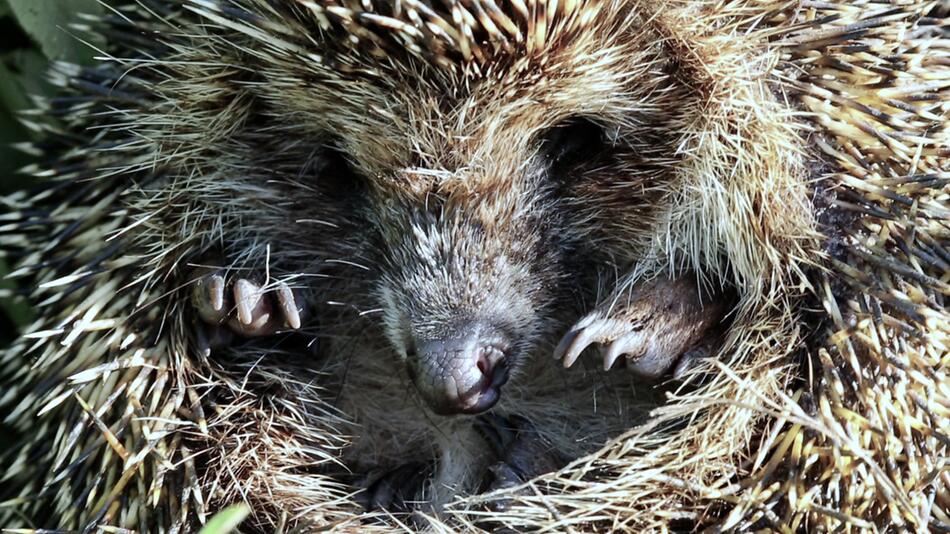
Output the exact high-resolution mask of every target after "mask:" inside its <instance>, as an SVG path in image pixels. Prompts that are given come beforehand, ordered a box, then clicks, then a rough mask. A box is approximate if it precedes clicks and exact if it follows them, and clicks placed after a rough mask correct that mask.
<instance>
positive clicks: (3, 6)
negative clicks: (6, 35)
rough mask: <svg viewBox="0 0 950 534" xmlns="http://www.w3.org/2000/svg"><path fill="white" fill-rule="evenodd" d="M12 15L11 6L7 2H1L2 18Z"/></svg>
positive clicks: (0, 11)
mask: <svg viewBox="0 0 950 534" xmlns="http://www.w3.org/2000/svg"><path fill="white" fill-rule="evenodd" d="M8 14H10V6H8V5H7V0H0V17H5V16H7V15H8Z"/></svg>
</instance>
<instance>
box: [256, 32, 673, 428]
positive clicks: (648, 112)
mask: <svg viewBox="0 0 950 534" xmlns="http://www.w3.org/2000/svg"><path fill="white" fill-rule="evenodd" d="M615 20H625V19H624V18H623V17H620V18H617V19H615ZM577 23H578V24H580V22H577ZM572 28H573V27H572V26H571V25H565V26H563V27H561V28H559V33H557V34H552V36H551V40H550V42H547V43H545V47H548V48H547V49H542V48H539V49H531V48H527V47H507V48H506V47H498V48H497V49H496V50H495V53H496V54H497V56H496V57H488V56H483V57H481V58H478V57H476V56H472V57H469V58H466V57H465V54H464V53H462V54H454V55H453V54H448V53H446V54H441V53H439V54H435V55H433V56H426V55H424V54H423V55H420V56H412V53H410V55H409V56H408V57H407V56H405V55H403V53H406V52H410V51H411V49H406V48H400V49H399V51H391V53H389V54H364V53H362V51H360V50H353V49H348V48H347V49H342V50H337V48H336V47H337V46H338V45H339V46H345V43H343V42H339V43H338V42H336V41H334V42H333V43H329V42H327V43H324V44H325V45H326V47H327V50H324V56H325V57H334V58H344V59H345V61H344V62H341V63H339V64H337V63H333V62H330V61H327V62H325V63H324V64H320V65H317V66H314V65H310V67H312V68H313V69H315V70H310V71H308V72H307V73H306V74H301V76H300V78H299V80H292V79H291V80H292V83H288V81H287V80H288V77H287V75H286V69H285V70H282V71H281V76H274V77H272V79H271V81H270V83H268V84H261V85H260V86H259V87H266V88H267V89H268V90H272V91H274V92H273V93H271V94H270V95H269V96H266V99H267V100H270V101H271V102H272V104H273V105H272V108H273V109H274V110H276V111H275V113H276V114H277V115H279V116H285V117H286V118H287V122H290V123H296V124H300V123H301V122H302V121H301V119H302V118H303V119H308V120H309V122H308V124H320V125H322V126H321V128H320V129H319V131H318V132H317V135H318V136H319V137H321V138H322V139H324V140H326V139H331V141H329V143H330V144H332V145H333V146H334V147H335V149H336V150H338V151H339V152H340V153H342V154H344V155H345V157H346V159H347V160H348V161H349V162H350V163H351V165H352V170H353V176H354V179H356V177H359V180H360V181H361V182H362V184H363V186H361V187H362V188H361V191H363V193H361V199H360V206H361V207H360V208H359V209H358V210H353V215H352V217H354V218H359V220H360V223H359V225H357V226H359V227H360V228H359V229H358V233H359V234H360V235H359V236H358V237H357V238H354V240H356V241H360V242H361V243H366V244H367V245H366V246H368V247H369V249H370V250H368V251H366V253H365V256H367V257H374V258H375V261H374V262H373V263H374V265H375V266H377V269H375V271H376V272H377V273H378V277H377V278H376V280H375V281H374V283H373V288H372V289H373V290H374V291H373V293H374V294H375V295H377V297H378V301H379V302H377V303H374V304H375V305H374V307H378V308H381V309H382V310H383V311H384V317H385V321H384V325H385V329H386V331H387V333H388V338H389V340H390V341H391V343H392V345H393V346H394V348H395V349H396V352H397V353H399V354H400V355H401V356H402V357H403V358H404V359H405V362H406V367H407V369H408V370H409V374H410V375H411V377H412V378H413V382H414V384H415V385H416V387H417V389H418V390H419V392H420V393H421V395H422V397H424V398H425V399H426V400H427V401H428V403H429V404H430V405H431V407H432V408H433V409H434V410H435V411H437V412H441V413H459V412H463V413H476V412H480V411H483V410H485V409H488V408H489V407H491V406H492V405H493V404H494V403H495V402H496V401H497V399H498V395H499V392H500V387H501V385H503V384H504V383H505V381H506V380H507V379H508V376H509V373H510V372H511V371H513V370H514V369H516V368H517V367H518V366H519V364H520V363H521V362H522V361H523V360H524V358H525V357H527V355H529V354H531V353H533V352H537V350H536V349H537V348H538V347H540V346H542V345H543V344H548V345H554V344H556V342H557V339H548V337H546V336H553V335H555V334H556V332H557V331H558V330H560V329H563V327H564V326H566V325H565V324H562V323H563V322H566V321H570V320H572V319H574V320H576V319H577V316H576V314H577V313H578V312H579V311H580V310H575V309H573V308H575V307H576V306H577V300H578V299H576V298H573V297H572V296H571V295H572V294H575V295H576V294H582V295H589V294H591V293H593V292H594V291H595V288H593V287H580V288H578V285H581V283H580V280H596V279H597V278H598V276H599V275H600V274H601V273H603V272H609V273H615V272H619V271H623V270H625V269H627V268H629V265H630V264H631V263H632V262H634V261H635V259H636V256H637V253H638V252H637V251H638V250H640V249H642V246H643V244H644V243H645V242H646V240H647V239H648V238H649V235H650V231H649V229H650V227H651V224H652V222H651V221H652V220H653V217H654V213H655V211H656V210H657V208H658V206H660V202H659V201H658V200H659V198H660V196H661V195H662V194H663V191H664V186H665V184H666V183H668V179H667V175H668V173H669V168H670V165H669V163H670V160H671V154H673V153H674V152H675V147H674V146H673V145H674V143H675V141H676V140H675V136H671V135H669V134H668V133H664V132H669V131H670V128H669V127H668V123H669V122H670V121H671V118H675V117H677V115H678V112H677V110H676V109H660V108H659V105H658V103H659V102H669V101H670V94H671V93H675V92H677V91H680V90H681V89H680V88H679V87H678V86H677V85H676V84H675V83H674V82H673V78H672V76H671V74H670V72H672V71H673V70H674V67H672V65H673V62H672V61H671V60H670V59H669V55H668V52H667V50H666V49H665V48H664V45H663V44H662V43H661V41H660V40H658V39H655V40H647V41H645V39H646V36H644V34H643V30H642V28H640V29H637V27H635V26H633V25H630V26H627V25H624V24H620V25H615V24H609V25H607V26H606V27H604V28H601V29H598V30H597V31H585V32H580V31H576V32H575V30H576V28H573V29H572ZM400 51H401V52H400ZM380 58H385V59H380ZM344 63H345V68H337V65H343V64H344ZM315 72H316V74H315ZM303 122H307V121H303ZM304 128H306V127H304ZM319 178H321V177H318V180H317V181H319ZM364 193H365V194H364ZM361 254H362V252H361ZM592 273H593V276H592ZM588 285H590V284H588ZM364 289H370V288H364ZM565 295H567V296H565ZM571 314H573V315H574V316H573V317H568V316H569V315H571ZM560 318H563V320H562V319H560ZM559 321H560V322H559Z"/></svg>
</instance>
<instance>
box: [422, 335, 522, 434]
mask: <svg viewBox="0 0 950 534" xmlns="http://www.w3.org/2000/svg"><path fill="white" fill-rule="evenodd" d="M510 346H511V345H510V343H509V341H508V339H507V338H506V337H505V336H504V335H503V334H502V333H501V332H499V331H498V330H497V329H495V328H492V327H491V326H489V325H485V324H482V323H474V324H471V325H468V326H467V327H465V328H462V329H458V331H456V332H453V333H451V334H449V335H446V336H442V337H439V338H437V339H424V340H417V341H416V342H414V343H412V344H411V346H410V347H409V350H408V351H407V363H408V366H409V372H410V375H411V378H412V380H413V382H414V383H415V385H416V388H417V389H418V390H419V393H420V394H421V395H422V397H423V398H424V399H425V400H426V402H427V403H428V404H429V406H430V407H431V409H432V411H434V412H435V413H437V414H440V415H452V414H477V413H481V412H484V411H486V410H488V409H490V408H491V407H492V406H494V405H495V403H497V402H498V399H499V398H500V397H501V387H502V386H503V385H504V384H505V382H507V381H508V371H509V358H510Z"/></svg>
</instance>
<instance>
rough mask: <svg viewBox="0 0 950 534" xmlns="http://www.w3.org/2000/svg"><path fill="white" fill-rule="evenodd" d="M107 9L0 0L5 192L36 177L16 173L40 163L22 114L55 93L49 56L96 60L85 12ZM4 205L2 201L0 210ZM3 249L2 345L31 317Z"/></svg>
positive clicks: (0, 137) (71, 1) (1, 432)
mask: <svg viewBox="0 0 950 534" xmlns="http://www.w3.org/2000/svg"><path fill="white" fill-rule="evenodd" d="M103 10H104V8H103V7H102V6H101V5H100V4H99V3H98V2H97V1H96V0H0V195H5V194H8V193H11V192H13V191H16V190H18V189H22V188H24V187H28V186H29V185H30V183H31V181H32V179H31V178H30V177H27V176H24V175H22V174H19V173H18V172H17V171H18V170H19V169H22V168H23V167H24V166H26V165H28V164H30V163H34V162H35V160H34V159H33V158H31V157H30V156H28V155H27V154H26V153H24V152H23V151H22V150H21V149H18V148H17V147H16V145H17V144H22V143H28V142H30V141H32V140H34V139H35V132H32V131H31V130H30V128H29V127H27V126H26V125H24V124H23V122H22V121H21V120H20V118H24V119H27V120H29V118H28V117H25V116H24V115H23V114H24V113H27V112H28V111H29V110H30V109H32V108H35V104H34V97H37V96H39V97H43V96H49V95H52V94H53V93H54V89H53V87H52V86H51V85H50V84H49V83H47V82H46V81H45V80H46V70H47V69H48V67H49V64H50V61H69V62H73V63H80V64H91V63H92V62H93V61H94V56H95V53H96V52H95V49H94V48H93V46H94V45H95V44H96V42H95V39H90V37H89V34H88V33H87V32H86V31H85V30H84V26H88V19H87V18H84V17H83V16H82V15H81V14H82V13H87V14H92V15H95V14H101V13H102V12H103ZM83 41H85V43H84V42H83ZM86 43H88V44H86ZM90 45H93V46H90ZM4 206H5V205H4V204H0V215H2V214H3V210H4V209H6V208H5V207H4ZM4 252H6V251H4V250H0V349H3V347H5V346H6V345H7V344H8V343H9V342H10V341H12V340H13V338H14V336H16V333H17V330H18V329H19V328H20V327H22V326H24V325H26V324H28V323H29V321H30V318H31V314H30V310H29V308H28V307H27V306H26V305H25V304H24V303H23V302H22V301H21V300H19V299H16V298H10V297H9V296H4V294H5V293H8V292H9V291H10V290H13V289H15V287H14V284H13V283H12V282H11V281H10V280H7V279H6V275H7V273H8V272H9V268H10V263H11V261H15V259H14V258H8V257H5V256H6V254H4ZM2 419H3V417H2V414H0V421H2ZM15 439H16V438H15V437H14V435H13V432H12V431H11V429H9V428H6V427H4V426H3V425H2V423H0V449H2V450H5V449H7V448H8V447H9V446H10V444H11V443H13V441H14V440H15Z"/></svg>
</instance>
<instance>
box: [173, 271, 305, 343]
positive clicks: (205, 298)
mask: <svg viewBox="0 0 950 534" xmlns="http://www.w3.org/2000/svg"><path fill="white" fill-rule="evenodd" d="M228 286H229V284H228V282H227V280H226V279H225V277H224V275H223V274H221V272H212V273H210V274H206V275H204V276H202V277H200V278H199V279H198V280H197V281H196V282H195V284H194V287H193V290H192V295H191V298H192V303H193V305H194V306H195V309H196V310H197V312H198V316H199V317H200V318H201V319H202V321H203V322H205V323H207V324H209V325H212V326H213V327H217V326H218V325H222V326H226V327H227V328H228V329H230V330H231V331H232V332H234V333H236V334H239V335H241V336H244V337H259V336H268V335H271V334H275V333H278V332H281V331H284V330H299V329H300V328H301V326H302V325H303V322H304V311H305V310H304V307H303V306H301V304H300V302H301V299H300V298H299V295H298V294H297V293H295V291H294V290H292V289H291V288H290V286H288V285H287V284H286V283H284V282H279V283H278V284H277V287H276V289H274V290H272V291H268V290H266V289H265V288H263V287H261V286H260V285H258V284H256V283H255V282H253V281H251V280H249V279H245V278H240V279H237V280H235V281H234V282H233V283H232V284H230V291H228ZM213 330H214V329H212V331H211V332H206V333H204V334H203V335H201V336H199V337H198V344H199V349H200V350H203V351H205V352H206V351H207V350H206V349H205V347H206V346H209V347H214V346H216V341H215V340H216V339H223V336H222V335H221V333H220V332H215V331H213Z"/></svg>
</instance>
